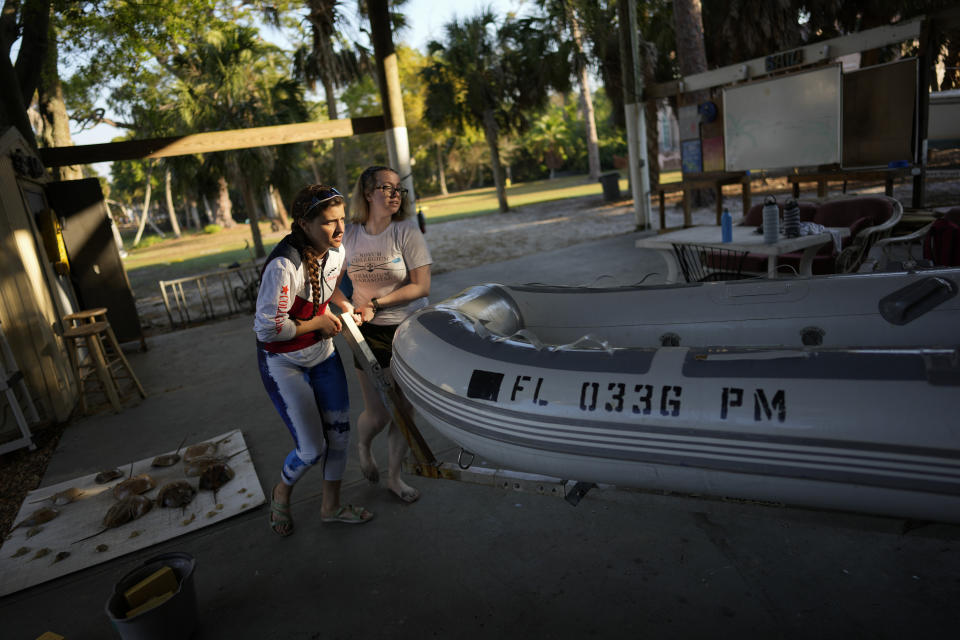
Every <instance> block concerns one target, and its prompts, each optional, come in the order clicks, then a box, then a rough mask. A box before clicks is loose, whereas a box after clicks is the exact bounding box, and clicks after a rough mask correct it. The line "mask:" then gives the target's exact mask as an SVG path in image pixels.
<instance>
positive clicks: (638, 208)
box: [618, 0, 650, 229]
mask: <svg viewBox="0 0 960 640" xmlns="http://www.w3.org/2000/svg"><path fill="white" fill-rule="evenodd" d="M618 19H619V21H620V52H621V56H620V58H621V64H622V65H623V109H624V113H625V116H626V121H627V150H628V151H629V159H630V160H629V162H630V165H629V170H630V191H631V196H632V197H633V215H634V218H635V221H636V224H637V228H641V229H647V228H649V227H650V202H649V198H648V194H649V193H650V174H649V169H648V167H647V142H646V134H647V126H646V123H645V117H646V116H645V113H644V111H645V110H644V108H643V97H642V96H643V76H642V75H641V73H640V49H639V43H638V41H637V3H636V0H628V1H627V2H625V3H624V2H621V3H620V4H619V5H618Z"/></svg>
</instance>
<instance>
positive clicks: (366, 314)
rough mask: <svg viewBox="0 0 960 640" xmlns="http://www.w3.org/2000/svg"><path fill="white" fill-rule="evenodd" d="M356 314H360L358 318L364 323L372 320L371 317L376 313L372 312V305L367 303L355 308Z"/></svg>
mask: <svg viewBox="0 0 960 640" xmlns="http://www.w3.org/2000/svg"><path fill="white" fill-rule="evenodd" d="M357 313H359V314H360V317H361V319H362V320H363V321H364V322H370V321H371V320H373V316H375V315H376V311H374V310H373V305H372V304H370V303H369V302H368V303H367V304H365V305H363V306H362V307H357Z"/></svg>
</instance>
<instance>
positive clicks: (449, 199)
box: [123, 171, 680, 296]
mask: <svg viewBox="0 0 960 640" xmlns="http://www.w3.org/2000/svg"><path fill="white" fill-rule="evenodd" d="M673 173H675V174H676V176H675V178H676V179H677V180H679V179H680V172H679V171H676V172H671V173H665V174H662V175H661V181H662V182H667V181H669V180H670V179H671V178H673V177H674V176H673ZM620 189H621V191H626V189H627V178H626V176H625V175H624V174H621V178H620ZM602 193H603V190H602V188H601V186H600V183H599V182H591V181H590V180H589V179H588V178H587V176H584V175H579V176H569V177H564V178H555V179H553V180H538V181H535V182H524V183H520V184H514V185H511V186H510V187H507V203H508V204H509V205H510V206H511V207H520V206H523V205H527V204H535V203H539V202H549V201H553V200H565V199H567V198H578V197H581V196H590V195H600V194H602ZM418 206H419V207H420V209H421V210H422V211H423V215H424V216H425V217H426V218H427V220H428V221H429V223H431V224H436V223H440V222H445V221H448V220H456V219H457V218H467V217H472V216H480V215H486V214H488V213H496V212H498V211H499V208H498V206H497V193H496V189H494V188H493V187H484V188H482V189H471V190H469V191H459V192H457V193H451V194H450V195H448V196H431V197H429V198H421V199H420V200H419V201H418ZM508 215H509V214H508ZM269 229H270V226H269V224H266V223H264V224H261V225H260V233H261V235H262V237H263V245H264V249H265V250H266V251H267V253H269V252H270V249H272V248H273V246H274V245H275V244H276V243H277V242H279V241H280V239H281V238H282V237H283V236H284V235H285V232H283V231H279V232H273V233H271V232H270V230H269ZM132 240H133V231H132V230H131V231H129V232H125V233H124V244H125V245H126V246H127V251H128V252H129V255H128V256H127V257H126V258H124V260H123V262H124V266H125V267H126V269H127V274H128V276H129V277H130V285H131V286H132V287H133V291H134V293H135V294H136V295H138V296H149V295H159V288H158V286H157V281H159V280H173V279H176V278H184V277H188V276H193V275H199V274H201V273H210V272H211V271H217V270H220V269H225V268H227V267H228V266H229V265H231V264H233V263H234V262H245V261H249V260H250V258H251V253H250V251H248V250H247V249H246V248H244V243H245V242H249V243H250V247H251V250H252V248H253V240H252V239H251V236H250V226H249V225H246V224H238V225H237V226H236V227H234V228H232V229H223V230H221V231H219V232H217V233H213V234H205V233H202V232H193V231H185V232H184V234H183V236H182V237H180V238H173V237H172V236H168V237H167V238H166V239H164V240H161V241H157V242H156V243H155V244H151V245H150V246H144V247H142V248H140V249H130V247H129V243H130V242H131V241H132Z"/></svg>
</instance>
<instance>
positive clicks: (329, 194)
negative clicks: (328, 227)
mask: <svg viewBox="0 0 960 640" xmlns="http://www.w3.org/2000/svg"><path fill="white" fill-rule="evenodd" d="M320 196H323V197H322V198H321V197H320ZM342 197H343V196H342V195H340V192H339V191H337V190H336V189H334V188H333V187H330V188H329V189H324V190H323V191H321V192H320V193H319V195H315V196H313V202H311V203H310V206H309V207H307V210H306V211H304V212H303V216H301V217H305V216H306V215H307V214H309V213H310V212H311V211H313V209H314V208H315V207H316V206H317V205H318V204H323V203H324V202H326V201H327V200H332V199H334V198H342Z"/></svg>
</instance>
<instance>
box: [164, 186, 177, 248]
mask: <svg viewBox="0 0 960 640" xmlns="http://www.w3.org/2000/svg"><path fill="white" fill-rule="evenodd" d="M171 182H173V176H172V174H171V172H170V169H167V170H166V171H164V173H163V183H164V184H163V189H164V193H165V195H166V197H167V215H168V216H170V229H172V230H173V236H174V237H175V238H179V237H180V221H179V220H177V210H176V209H174V208H173V187H172V186H171V184H170V183H171Z"/></svg>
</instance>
